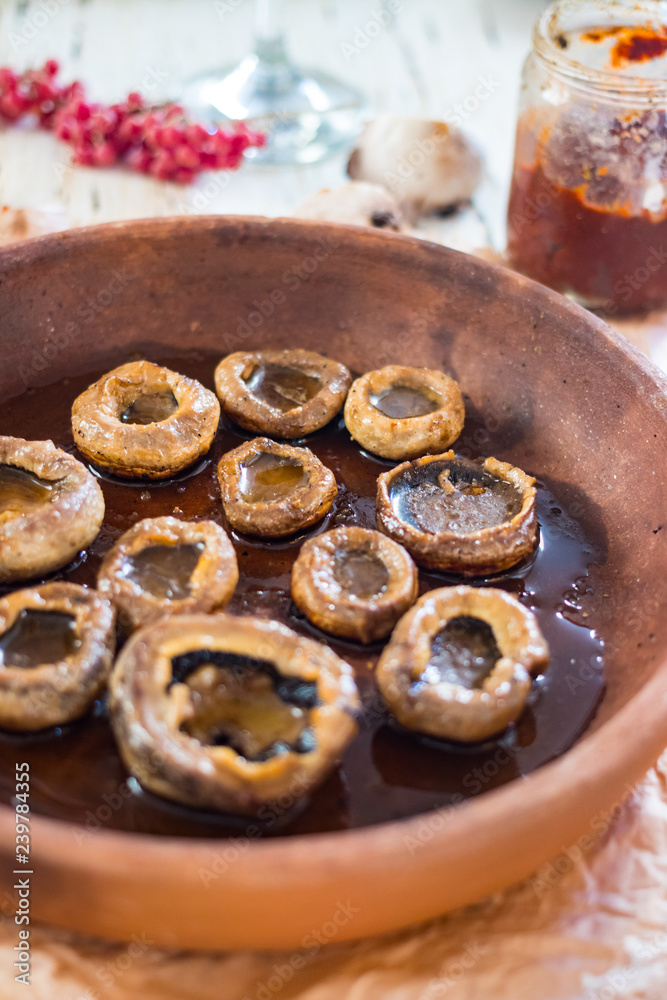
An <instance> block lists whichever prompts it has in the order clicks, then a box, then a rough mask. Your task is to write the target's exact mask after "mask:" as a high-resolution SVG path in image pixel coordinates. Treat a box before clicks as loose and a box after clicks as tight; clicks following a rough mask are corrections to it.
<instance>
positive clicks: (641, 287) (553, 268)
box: [508, 163, 667, 315]
mask: <svg viewBox="0 0 667 1000" xmlns="http://www.w3.org/2000/svg"><path fill="white" fill-rule="evenodd" d="M508 250H509V253H510V256H511V259H512V262H513V264H514V266H515V267H517V268H518V269H519V270H520V271H523V272H525V273H526V274H528V275H529V276H530V277H531V278H534V279H535V280H536V281H540V282H542V284H544V285H548V286H549V287H550V288H555V289H557V290H558V291H562V292H576V293H577V294H578V295H579V296H581V297H583V298H584V299H586V301H587V302H588V303H591V304H598V305H600V306H601V307H602V308H604V310H605V311H606V312H607V313H609V314H611V315H613V314H615V313H620V312H632V311H635V310H637V309H640V308H646V309H650V308H659V307H661V306H664V305H665V304H667V217H665V218H662V219H658V220H656V219H654V218H653V217H652V216H651V215H650V213H648V212H643V213H642V214H640V215H631V214H630V213H629V212H628V211H627V208H625V207H624V206H622V205H615V206H613V207H612V208H611V209H603V208H600V207H596V206H593V205H591V204H589V203H587V202H586V200H585V189H584V190H581V189H580V188H574V189H571V188H567V187H563V186H560V185H558V184H555V183H554V182H553V181H551V180H550V179H549V177H548V176H547V175H546V173H545V171H544V169H543V167H542V165H541V164H540V163H537V164H536V165H535V166H531V167H522V166H519V167H516V168H515V171H514V178H513V182H512V192H511V196H510V205H509V240H508Z"/></svg>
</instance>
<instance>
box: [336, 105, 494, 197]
mask: <svg viewBox="0 0 667 1000" xmlns="http://www.w3.org/2000/svg"><path fill="white" fill-rule="evenodd" d="M347 170H348V174H349V175H350V177H352V178H354V180H360V181H370V182H371V183H372V184H384V186H385V187H387V188H389V190H390V191H391V193H392V194H393V195H395V197H396V198H398V200H399V202H400V203H401V205H402V206H403V208H404V209H405V211H406V212H407V213H409V214H410V215H426V214H427V213H429V212H434V211H438V210H440V209H447V208H451V207H452V206H454V205H459V204H461V202H465V201H468V200H469V199H470V198H471V197H472V195H473V194H474V192H475V189H476V187H477V185H478V184H479V182H480V180H481V178H482V159H481V157H480V155H479V153H478V152H477V150H476V149H474V147H473V146H472V145H471V143H470V142H469V140H468V139H467V138H466V137H465V136H464V135H463V133H462V132H461V131H459V129H457V128H454V127H452V126H450V125H447V124H445V122H434V121H428V120H427V119H425V118H409V117H404V116H398V115H382V116H380V117H379V118H376V119H375V121H372V122H370V123H369V124H368V125H367V126H366V128H365V129H364V131H363V133H362V135H361V138H360V139H359V145H358V147H357V148H356V149H355V150H354V151H353V153H352V155H351V157H350V161H349V163H348V167H347Z"/></svg>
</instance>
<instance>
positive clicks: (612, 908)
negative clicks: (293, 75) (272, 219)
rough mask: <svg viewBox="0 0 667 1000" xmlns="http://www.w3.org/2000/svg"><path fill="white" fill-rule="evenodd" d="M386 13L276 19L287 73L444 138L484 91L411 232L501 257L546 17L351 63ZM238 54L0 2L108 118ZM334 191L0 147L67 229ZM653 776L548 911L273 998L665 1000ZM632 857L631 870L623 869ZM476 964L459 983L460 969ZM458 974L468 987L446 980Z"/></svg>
mask: <svg viewBox="0 0 667 1000" xmlns="http://www.w3.org/2000/svg"><path fill="white" fill-rule="evenodd" d="M384 3H385V0H322V2H314V0H291V3H290V31H289V34H290V41H291V48H292V51H293V54H294V56H295V57H296V59H297V60H299V61H301V62H302V63H304V64H306V65H307V64H308V63H311V64H316V65H317V66H318V67H320V68H322V69H326V70H328V71H329V72H331V73H333V74H335V75H337V76H340V77H343V78H345V79H347V80H349V81H350V82H351V83H353V84H354V85H355V86H357V87H359V88H360V89H361V90H362V91H363V92H364V93H365V95H366V96H367V99H368V103H369V106H370V108H371V109H372V110H373V111H376V112H379V111H389V112H397V113H416V114H428V115H430V116H434V117H437V118H439V117H442V116H443V115H444V113H445V112H446V111H448V110H450V109H453V108H454V107H455V106H456V105H457V104H461V103H462V102H463V101H464V100H465V99H466V98H468V97H470V95H471V94H473V93H474V91H475V88H476V86H477V84H478V82H479V80H480V78H484V79H489V78H491V79H492V80H493V81H494V90H493V94H492V95H491V96H490V97H489V98H488V99H487V100H485V101H483V102H481V103H480V104H479V106H478V107H477V108H476V109H475V110H474V112H472V113H470V115H469V117H468V118H467V120H466V122H465V125H466V128H467V130H468V132H469V133H470V134H471V135H472V136H473V137H474V138H476V139H477V141H478V143H479V144H480V145H481V147H482V149H483V150H484V152H485V155H486V161H487V176H486V179H485V181H484V183H483V185H482V187H481V188H480V190H479V192H478V194H477V196H476V198H475V204H474V206H473V207H472V208H470V209H468V210H466V211H464V212H462V213H460V214H459V215H456V216H454V217H453V218H451V219H448V220H428V221H426V222H424V223H422V224H421V229H420V231H421V233H422V234H423V235H424V236H427V237H428V238H431V239H437V240H440V241H442V242H445V243H448V244H449V245H451V246H454V247H456V248H458V249H462V250H468V251H470V250H474V249H477V248H481V247H492V248H495V249H496V250H501V249H502V247H503V245H504V215H505V205H506V198H507V190H508V185H509V178H510V170H511V161H512V150H513V142H514V123H515V117H516V106H517V98H518V89H519V75H520V69H521V64H522V62H523V59H524V58H525V55H526V53H527V52H528V49H529V46H530V31H531V25H532V22H533V21H534V19H535V18H536V16H537V15H538V13H539V12H540V10H541V9H542V8H543V6H544V3H543V2H542V0H401V6H400V10H399V12H398V14H397V16H395V17H392V18H391V19H390V23H389V24H388V26H387V27H386V28H385V29H384V30H383V31H382V32H381V33H380V34H379V35H378V36H377V37H375V38H372V39H371V40H369V41H368V44H367V45H366V46H365V47H360V48H359V51H358V52H357V53H355V54H354V55H353V56H352V57H350V55H349V46H350V45H354V44H355V39H358V38H359V37H360V34H359V33H361V34H363V32H364V26H365V24H366V23H367V22H368V21H369V19H370V18H371V17H372V13H373V11H374V10H377V9H379V8H380V7H382V6H383V5H384ZM225 8H227V10H226V12H225ZM220 12H222V13H220ZM250 42H251V4H250V2H249V0H227V2H226V3H225V2H218V3H216V2H215V0H0V65H7V64H10V65H12V66H14V67H16V68H24V67H28V66H35V65H40V64H41V63H43V62H44V60H45V59H47V58H57V59H58V60H59V61H60V62H61V64H62V75H63V78H65V79H70V78H74V77H78V78H80V79H82V80H83V81H85V83H86V84H87V86H88V87H89V90H90V93H91V96H92V98H93V99H98V100H104V101H107V102H112V101H114V100H117V99H120V98H121V97H123V96H125V95H126V94H127V93H128V92H129V91H131V90H137V89H138V90H141V91H142V92H144V94H146V95H148V96H150V97H151V98H152V99H154V100H155V101H156V102H158V101H160V100H162V99H166V98H171V97H176V96H178V94H179V91H180V88H181V85H182V83H183V81H184V80H186V79H187V78H188V77H190V76H192V75H195V74H197V73H199V72H201V71H203V70H206V69H208V68H214V67H216V66H222V65H225V64H230V63H234V62H235V61H237V60H239V59H240V58H241V57H242V56H243V55H244V54H245V53H246V52H247V51H248V50H249V47H250ZM343 180H344V160H343V158H342V157H339V158H338V159H336V160H332V161H329V162H326V163H323V164H320V165H318V166H315V167H305V168H298V169H269V168H258V167H254V166H252V165H249V166H247V167H244V168H243V169H241V170H240V171H239V172H238V173H235V174H231V175H225V174H219V175H210V174H209V175H204V176H203V177H202V178H201V179H200V180H199V181H198V183H197V185H195V186H193V187H190V188H181V187H178V186H175V185H169V184H162V183H159V182H156V181H152V180H149V179H147V178H145V177H141V176H137V175H134V174H130V173H129V172H125V171H121V170H109V171H104V170H89V169H84V168H78V167H72V166H71V165H70V161H69V150H68V148H67V147H65V146H64V145H62V144H60V143H58V142H57V141H56V140H55V139H54V138H53V137H52V136H50V135H48V134H44V133H40V134H36V133H33V132H28V131H21V130H18V129H11V130H5V131H3V130H0V205H2V204H3V203H4V204H8V205H10V206H11V207H14V208H26V207H34V208H41V207H44V206H47V205H60V206H63V207H64V208H65V210H66V212H67V215H68V217H69V222H70V224H71V225H73V226H80V225H87V224H90V223H95V222H105V221H110V220H118V219H126V218H137V217H145V216H161V215H171V214H176V213H182V212H186V213H190V212H194V213H197V212H213V213H218V212H219V213H249V214H260V215H286V214H289V213H290V211H291V209H292V208H293V207H294V206H295V205H296V203H297V202H299V201H300V200H301V199H302V198H304V197H305V196H306V195H308V194H311V193H313V192H315V191H316V190H318V189H319V188H320V187H323V186H332V185H335V184H337V183H341V182H342V181H343ZM666 326H667V324H666V323H665V322H664V318H663V317H662V316H660V315H654V316H653V317H651V319H650V320H649V321H648V322H647V323H645V324H643V325H642V326H641V328H638V327H637V326H636V325H635V326H634V327H632V325H628V324H626V327H625V329H626V331H627V332H628V333H629V334H631V335H632V337H633V339H635V340H638V341H639V342H640V343H641V344H642V346H643V347H644V349H646V350H648V351H649V352H651V353H653V354H654V356H655V357H656V359H657V360H660V361H662V363H663V365H664V366H665V367H666V368H667V347H666V346H665V345H666V343H667V339H666V338H665V334H664V331H665V328H666ZM660 352H662V353H660ZM665 767H667V759H666V760H665V761H663V766H662V769H661V771H660V772H657V773H656V772H653V774H652V776H650V777H649V778H648V779H647V782H646V783H645V786H644V787H643V789H642V790H641V791H640V792H639V793H638V794H637V795H636V796H635V798H634V799H633V800H632V801H631V803H630V804H629V805H628V806H627V807H625V810H624V812H622V813H621V816H620V818H619V819H615V820H614V822H613V824H612V826H611V827H610V829H612V836H611V837H606V835H605V838H604V840H605V842H604V843H603V844H602V845H601V846H600V847H599V849H598V848H596V849H595V850H591V852H590V854H589V856H587V857H584V858H582V859H581V860H580V861H578V862H576V863H574V862H572V863H571V864H569V863H568V864H566V869H567V871H566V873H565V874H564V875H563V877H562V878H561V879H560V880H559V881H558V883H557V884H555V885H554V887H553V889H552V890H551V891H550V892H549V893H548V894H547V896H546V898H545V899H540V898H538V897H537V896H536V894H535V892H534V891H533V889H532V888H531V886H530V885H529V884H525V885H524V886H523V887H518V888H517V889H515V890H512V892H511V893H509V894H506V896H504V897H502V898H500V899H497V900H493V901H489V902H488V903H486V904H483V905H482V906H480V907H478V908H474V909H473V910H471V911H467V912H466V913H465V914H462V915H454V916H452V917H448V918H445V919H444V920H442V921H438V922H435V923H434V924H432V925H430V926H429V927H426V928H422V929H417V930H414V931H410V932H406V933H405V934H402V935H399V936H397V937H396V938H390V939H385V940H384V941H382V942H367V943H364V944H361V945H359V946H345V947H340V948H334V950H333V951H331V950H329V949H326V950H324V951H323V952H322V953H321V954H319V955H318V956H317V957H316V958H315V959H314V960H313V961H312V962H311V963H310V964H307V965H306V968H305V970H304V971H303V972H300V973H299V975H298V976H296V975H295V977H294V979H293V980H290V981H289V982H287V981H286V982H285V983H284V984H283V986H282V987H281V989H280V991H279V993H278V994H277V995H278V996H280V997H281V998H284V1000H295V998H302V1000H334V998H336V1000H339V998H343V997H345V998H349V1000H352V998H354V1000H380V998H382V1000H385V998H388V1000H417V998H423V1000H440V998H441V997H445V996H446V997H447V1000H473V998H475V1000H476V998H481V997H490V996H494V997H496V998H497V1000H510V998H511V1000H547V998H548V1000H580V998H581V997H583V996H586V997H612V996H613V997H619V998H637V1000H638V998H640V997H641V998H642V1000H664V996H665V987H664V984H665V982H666V981H667V936H666V935H664V934H663V935H662V937H661V936H660V934H659V931H660V929H661V928H662V930H664V928H665V926H667V890H666V889H665V886H667V862H665V858H667V792H666V791H665V789H667V780H666V778H665ZM638 844H639V845H641V850H642V851H643V852H644V853H643V854H642V853H641V852H640V853H635V854H632V851H633V849H634V848H636V847H637V845H638ZM630 857H632V858H634V868H631V867H630V866H629V862H628V860H627V859H628V858H630ZM660 859H662V861H661V860H660ZM651 865H652V866H653V867H651ZM661 865H662V867H660V866H661ZM614 900H615V901H616V902H613V901H614ZM100 905H104V901H103V900H100ZM0 910H1V908H0ZM663 939H664V940H663ZM14 941H15V936H14V929H13V923H11V921H10V920H8V919H7V918H6V916H4V911H2V913H0V959H1V960H0V996H1V997H2V998H3V1000H4V998H5V997H14V996H16V997H24V996H29V997H31V1000H41V998H44V1000H47V998H48V1000H55V998H62V1000H65V998H67V1000H82V998H83V997H86V998H88V1000H117V998H121V1000H131V998H134V997H137V998H139V997H142V998H148V1000H164V998H166V997H167V996H169V997H172V998H174V1000H186V998H190V997H194V996H197V997H201V998H206V1000H208V998H210V1000H241V998H243V997H247V998H254V997H260V996H262V995H263V996H265V997H266V995H267V994H266V990H267V989H269V988H268V987H267V986H266V984H267V983H270V982H271V979H272V975H273V972H272V970H273V968H274V966H275V965H278V966H280V967H283V966H284V964H285V962H284V956H279V955H256V956H250V955H242V954H232V955H227V956H201V957H195V956H187V955H177V956H166V955H161V954H159V953H156V952H155V951H154V950H153V949H152V948H151V947H150V943H147V944H144V943H142V942H139V944H138V945H136V946H135V947H134V951H133V950H132V946H130V947H129V948H128V947H127V946H118V947H116V946H106V945H103V944H93V943H86V942H83V941H81V940H80V939H77V938H72V937H70V936H68V935H61V934H58V933H54V932H52V931H50V930H48V929H37V930H36V931H35V935H34V938H33V941H34V945H35V956H34V964H33V969H34V984H33V986H32V987H31V988H30V990H29V991H26V990H25V988H24V987H16V986H15V985H14V984H13V983H12V981H11V971H10V972H9V974H8V970H11V962H12V961H13V953H12V951H11V949H12V946H13V944H14ZM639 945H641V946H642V947H643V948H644V952H643V954H644V959H642V962H643V964H642V966H641V969H640V971H639V972H638V973H635V972H628V971H627V968H626V966H627V964H628V963H629V962H632V961H634V959H633V958H632V948H633V947H635V950H636V949H637V948H638V947H639ZM473 946H475V947H476V948H477V952H475V954H476V956H477V957H476V958H475V960H474V962H473V966H474V968H472V967H471V966H470V965H469V964H468V965H466V964H465V963H466V961H467V960H468V959H469V958H470V956H471V955H472V952H471V951H470V949H471V947H473ZM466 956H467V957H466ZM646 956H648V957H646ZM459 968H465V969H469V970H470V971H469V972H466V975H465V976H462V977H459V975H458V970H459ZM619 983H620V985H619ZM260 986H264V993H263V994H262V993H261V991H260V990H259V987H260ZM609 990H611V992H609ZM269 994H270V995H271V996H275V995H276V994H275V991H273V992H271V990H269Z"/></svg>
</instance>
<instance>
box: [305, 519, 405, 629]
mask: <svg viewBox="0 0 667 1000" xmlns="http://www.w3.org/2000/svg"><path fill="white" fill-rule="evenodd" d="M417 589H418V579H417V570H416V567H415V564H414V563H413V561H412V559H411V558H410V556H409V555H408V553H407V552H406V551H405V549H404V548H402V547H401V546H400V545H397V544H396V542H393V541H392V540H391V539H390V538H387V536H386V535H382V534H381V533H380V532H379V531H371V530H369V529H367V528H357V527H352V526H349V525H343V526H341V527H339V528H334V530H333V531H325V532H324V533H323V534H321V535H316V536H315V537H314V538H309V539H308V541H307V542H305V543H304V544H303V545H302V547H301V551H300V552H299V555H298V556H297V559H296V562H295V563H294V565H293V567H292V597H293V598H294V602H295V604H296V605H297V606H298V607H299V608H300V609H301V610H302V611H303V612H304V614H305V615H306V616H307V617H308V618H309V619H310V621H311V622H313V624H314V625H317V626H318V627H319V628H321V629H323V630H324V631H325V632H331V633H332V634H333V635H340V636H343V637H344V638H346V639H355V640H356V641H357V642H364V643H368V642H374V641H375V640H376V639H384V637H385V636H386V635H388V633H389V632H391V630H392V629H393V627H394V625H395V624H396V622H397V621H398V619H399V618H400V617H401V615H402V614H403V613H404V612H405V611H407V609H408V608H409V607H410V605H411V604H413V603H414V601H415V599H416V597H417Z"/></svg>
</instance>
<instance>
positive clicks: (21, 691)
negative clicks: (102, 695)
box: [0, 583, 116, 731]
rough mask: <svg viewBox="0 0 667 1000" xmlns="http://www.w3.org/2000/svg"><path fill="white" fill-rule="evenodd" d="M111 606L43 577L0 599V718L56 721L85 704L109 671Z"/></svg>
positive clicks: (15, 722) (34, 725)
mask: <svg viewBox="0 0 667 1000" xmlns="http://www.w3.org/2000/svg"><path fill="white" fill-rule="evenodd" d="M115 617H116V616H115V611H114V609H113V606H112V605H111V602H110V601H106V600H104V599H103V598H102V597H100V596H99V594H97V593H96V592H95V591H94V590H88V589H87V588H86V587H79V586H78V585H77V584H74V583H46V584H44V585H43V586H41V587H31V588H29V589H26V590H17V591H15V592H14V593H13V594H10V595H9V596H8V597H3V598H2V599H0V726H2V727H3V728H5V729H12V730H21V731H32V730H37V729H45V728H47V727H49V726H60V725H63V724H64V723H65V722H71V721H72V720H73V719H77V718H79V716H81V715H83V714H84V712H86V711H87V709H88V708H89V707H90V705H91V704H92V702H93V701H94V700H95V698H96V697H97V695H98V694H99V692H100V690H101V688H102V687H103V686H104V684H105V683H106V680H107V677H108V676H109V673H110V671H111V664H112V661H113V652H114V647H115V642H116V635H115V630H114V624H115Z"/></svg>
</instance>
